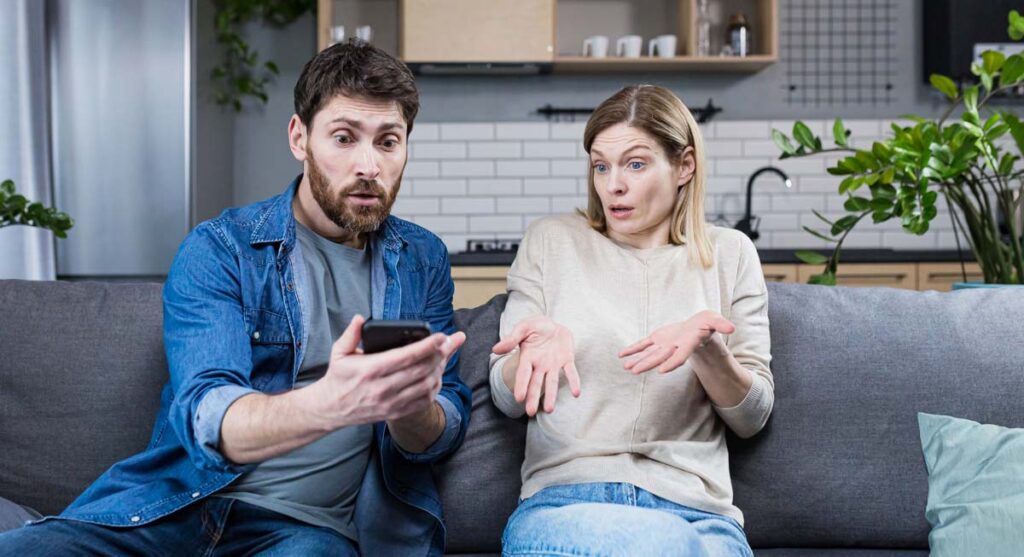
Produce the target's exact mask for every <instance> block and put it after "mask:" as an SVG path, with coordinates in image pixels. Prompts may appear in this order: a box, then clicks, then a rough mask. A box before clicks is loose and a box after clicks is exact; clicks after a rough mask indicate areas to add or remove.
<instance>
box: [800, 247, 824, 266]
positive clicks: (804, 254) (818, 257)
mask: <svg viewBox="0 0 1024 557" xmlns="http://www.w3.org/2000/svg"><path fill="white" fill-rule="evenodd" d="M793 255H795V256H796V258H797V259H799V260H800V261H803V262H804V263H807V264H808V265H824V264H825V263H826V262H827V261H828V257H825V256H824V255H822V254H820V253H818V252H816V251H810V250H799V251H797V252H794V253H793Z"/></svg>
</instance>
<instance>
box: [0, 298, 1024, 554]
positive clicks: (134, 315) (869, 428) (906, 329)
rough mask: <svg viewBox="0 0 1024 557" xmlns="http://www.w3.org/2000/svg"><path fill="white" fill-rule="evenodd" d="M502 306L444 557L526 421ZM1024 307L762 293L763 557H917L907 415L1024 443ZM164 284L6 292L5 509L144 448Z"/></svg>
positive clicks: (491, 317) (473, 516) (466, 540)
mask: <svg viewBox="0 0 1024 557" xmlns="http://www.w3.org/2000/svg"><path fill="white" fill-rule="evenodd" d="M504 302H505V298H504V296H498V297H496V298H495V299H493V300H491V301H490V302H489V303H488V304H485V305H483V306H480V307H478V308H474V309H468V310H459V311H458V312H457V313H456V320H457V323H458V326H459V327H460V328H461V329H462V330H465V331H467V332H468V333H469V338H468V340H467V343H466V345H465V347H464V349H463V354H462V362H463V363H462V375H463V379H464V380H465V381H466V382H467V383H468V384H469V385H470V387H471V388H472V390H473V416H472V423H471V425H470V430H469V434H468V436H467V438H466V442H465V444H464V445H463V447H462V448H461V449H460V450H459V452H457V453H456V454H455V455H454V456H453V457H451V458H449V459H448V460H447V461H445V462H442V463H441V464H440V465H439V466H438V467H437V478H438V484H439V488H440V490H441V496H442V499H443V502H444V504H445V520H446V522H447V524H448V527H449V540H448V541H449V551H450V552H485V551H492V552H493V551H497V550H498V549H499V546H500V537H501V532H502V528H503V527H504V524H505V520H506V519H507V517H508V515H509V514H510V513H511V512H512V510H513V509H514V508H515V505H516V502H517V499H518V495H519V487H520V480H519V468H520V464H521V462H522V455H523V443H524V438H525V431H526V430H525V427H526V426H525V423H524V422H522V421H516V420H509V419H507V418H505V417H503V416H501V415H500V413H498V412H497V410H496V409H495V408H494V406H493V405H492V404H491V402H490V393H489V388H488V385H487V356H488V354H489V353H490V347H491V346H492V345H493V343H494V342H495V341H496V340H497V330H498V319H499V317H500V314H501V310H502V308H503V307H504ZM1021 316H1024V295H1021V293H1020V291H1019V290H1010V289H1005V290H976V291H963V292H955V293H948V294H939V293H934V292H931V293H919V292H910V291H902V290H892V289H859V288H828V287H816V286H807V285H792V284H789V285H783V284H771V285H769V317H770V319H771V326H772V345H773V346H772V352H773V357H774V359H773V362H772V369H773V373H774V376H775V384H776V391H775V393H776V402H775V410H774V412H773V415H772V418H771V420H770V421H769V423H768V426H767V427H766V428H765V430H764V431H763V432H761V434H759V435H758V436H756V437H754V438H753V439H750V440H738V439H733V438H730V440H729V443H730V453H731V468H732V475H733V483H734V488H735V492H736V503H737V505H738V506H739V507H740V508H741V509H742V510H743V511H744V514H745V516H746V529H747V533H748V536H749V537H750V540H751V543H752V544H753V545H754V546H755V547H772V546H789V547H794V546H798V547H799V546H803V547H821V546H826V547H841V546H847V547H856V546H866V547H916V548H926V547H927V532H928V524H927V522H926V521H925V518H924V507H925V502H926V497H927V474H926V471H925V467H924V462H923V459H922V456H921V450H920V442H919V439H918V433H917V420H916V413H917V412H919V411H923V412H930V413H936V414H950V415H954V416H959V417H964V418H969V419H972V420H977V421H981V422H988V423H996V424H1000V425H1005V426H1009V427H1024V403H1022V402H1021V401H1022V400H1024V343H1022V342H1021V339H1022V338H1024V327H1022V325H1021ZM161 323H162V319H161V308H160V285H157V284H114V283H67V282H56V283H53V282H23V281H0V496H2V497H6V498H8V499H11V500H14V501H16V502H18V503H21V504H25V505H29V506H32V507H35V508H37V509H39V510H41V511H43V512H46V513H54V512H58V511H60V510H61V509H62V508H63V507H64V506H66V505H67V504H68V503H69V502H70V501H71V500H73V499H74V497H75V496H77V495H78V494H79V493H80V492H81V491H82V490H83V489H84V488H85V487H86V486H87V485H88V484H89V483H90V482H92V480H93V479H95V478H96V477H97V476H98V475H99V474H100V473H101V472H102V471H103V470H104V469H106V468H107V467H108V466H109V465H110V464H112V463H114V462H116V461H117V460H118V459H120V458H123V457H125V456H127V455H130V454H132V453H135V452H137V451H139V450H141V449H143V448H144V447H145V445H146V442H147V441H148V438H149V434H150V429H151V427H152V423H153V419H154V417H155V415H156V412H157V407H158V402H159V391H160V387H161V385H162V384H163V383H164V381H166V378H167V367H166V362H165V359H164V353H163V348H162V343H161Z"/></svg>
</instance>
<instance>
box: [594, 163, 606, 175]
mask: <svg viewBox="0 0 1024 557" xmlns="http://www.w3.org/2000/svg"><path fill="white" fill-rule="evenodd" d="M594 170H595V171H597V172H600V173H604V171H605V170H608V167H607V166H605V165H604V164H601V163H597V164H595V165H594Z"/></svg>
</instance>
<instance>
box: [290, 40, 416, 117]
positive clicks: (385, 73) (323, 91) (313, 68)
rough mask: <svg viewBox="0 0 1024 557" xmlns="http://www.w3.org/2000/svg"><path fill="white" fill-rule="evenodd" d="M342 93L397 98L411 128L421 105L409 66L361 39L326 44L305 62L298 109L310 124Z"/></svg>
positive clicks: (297, 96) (298, 85)
mask: <svg viewBox="0 0 1024 557" xmlns="http://www.w3.org/2000/svg"><path fill="white" fill-rule="evenodd" d="M339 94H344V95H350V96H357V97H358V96H361V97H368V98H371V99H377V100H393V101H395V102H397V103H398V106H399V108H400V109H401V111H402V116H403V117H404V118H405V124H406V129H407V131H408V132H411V131H412V121H413V120H414V119H415V118H416V113H417V112H419V109H420V95H419V92H418V91H417V90H416V81H415V80H414V79H413V76H412V72H411V71H409V68H408V66H406V65H405V64H403V63H402V62H400V61H399V60H397V59H396V58H395V57H394V56H391V55H390V54H388V53H386V52H384V51H383V50H381V49H379V48H377V47H375V46H373V45H371V44H369V43H367V42H365V41H360V40H358V39H349V40H347V41H345V42H343V43H338V44H335V45H333V46H330V47H328V48H325V49H324V50H323V51H321V52H320V53H319V54H317V55H316V56H314V57H313V59H312V60H310V61H309V62H306V66H305V67H304V68H302V75H300V76H299V81H298V82H297V83H296V84H295V113H296V114H298V115H299V119H300V120H302V123H303V124H305V125H306V126H307V127H308V126H311V125H312V124H313V117H314V116H315V115H316V113H317V112H319V111H320V109H321V108H323V106H324V105H325V104H327V103H328V102H329V101H330V100H331V99H332V98H334V96H335V95H339Z"/></svg>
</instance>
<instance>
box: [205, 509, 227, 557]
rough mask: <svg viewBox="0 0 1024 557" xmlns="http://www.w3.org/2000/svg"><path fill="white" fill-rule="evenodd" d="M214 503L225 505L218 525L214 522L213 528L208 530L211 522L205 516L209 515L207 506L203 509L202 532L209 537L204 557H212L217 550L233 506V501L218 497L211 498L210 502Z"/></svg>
mask: <svg viewBox="0 0 1024 557" xmlns="http://www.w3.org/2000/svg"><path fill="white" fill-rule="evenodd" d="M214 501H223V502H224V503H225V507H224V512H223V513H222V515H221V516H222V518H221V520H220V521H219V523H217V521H216V520H213V521H212V522H213V523H214V524H213V526H214V528H210V524H211V520H208V519H207V516H208V515H210V514H211V513H210V512H209V506H207V507H206V508H204V509H203V530H205V531H206V534H207V535H208V536H209V537H210V547H209V548H207V550H206V551H205V552H204V555H205V557H211V556H212V555H213V552H214V551H215V550H216V549H217V544H218V543H220V540H221V538H223V537H224V528H225V526H226V525H227V523H228V514H230V513H231V507H233V506H234V500H233V499H228V498H220V497H218V498H211V500H210V502H211V503H212V502H214Z"/></svg>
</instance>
